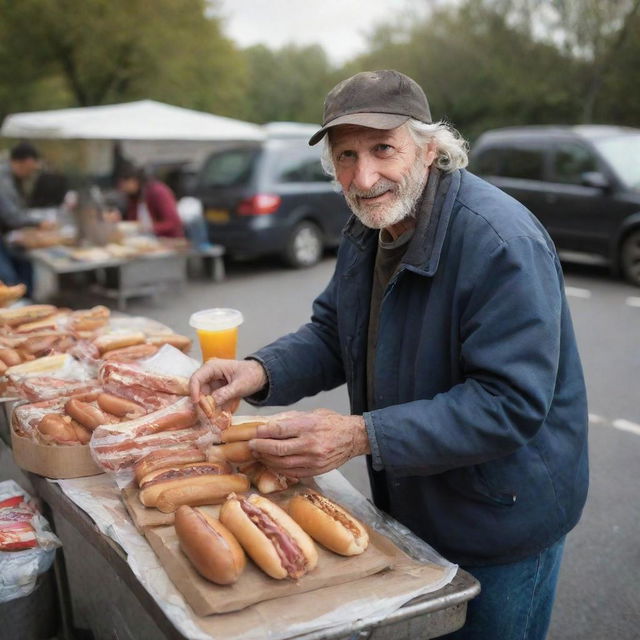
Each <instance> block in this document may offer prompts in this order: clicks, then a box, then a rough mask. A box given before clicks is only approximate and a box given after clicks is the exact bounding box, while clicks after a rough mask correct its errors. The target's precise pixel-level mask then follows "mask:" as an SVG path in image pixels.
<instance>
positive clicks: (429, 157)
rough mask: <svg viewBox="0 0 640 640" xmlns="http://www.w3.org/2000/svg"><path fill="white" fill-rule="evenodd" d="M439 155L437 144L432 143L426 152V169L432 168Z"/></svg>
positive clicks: (426, 148)
mask: <svg viewBox="0 0 640 640" xmlns="http://www.w3.org/2000/svg"><path fill="white" fill-rule="evenodd" d="M437 155H438V150H437V147H436V143H435V142H433V141H432V142H430V143H429V144H428V145H427V146H426V147H425V151H424V163H425V166H426V167H430V166H431V165H432V164H433V161H434V160H435V159H436V157H437Z"/></svg>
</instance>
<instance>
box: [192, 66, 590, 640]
mask: <svg viewBox="0 0 640 640" xmlns="http://www.w3.org/2000/svg"><path fill="white" fill-rule="evenodd" d="M320 140H324V144H325V149H324V151H325V167H326V168H327V169H328V171H329V172H330V173H331V174H332V175H333V176H334V177H335V178H336V180H337V181H338V182H339V183H340V185H341V186H342V190H343V192H344V195H345V198H346V200H347V202H348V204H349V206H350V208H351V209H352V211H353V213H354V215H353V216H352V217H351V219H350V221H349V222H348V223H347V226H346V228H345V232H344V236H345V237H344V238H343V240H342V243H341V245H340V249H339V251H338V258H337V262H336V267H335V273H334V275H333V278H332V279H331V281H330V282H329V284H328V286H327V288H326V289H325V290H324V292H322V293H321V294H320V295H319V296H318V298H316V300H315V302H314V304H313V313H312V316H311V319H310V321H309V322H308V323H307V324H306V325H304V326H302V327H301V328H300V329H298V331H296V332H294V333H291V334H289V335H286V336H283V337H282V338H280V339H278V340H276V341H275V342H273V343H272V344H270V345H268V346H266V347H264V348H263V349H261V350H259V351H257V352H256V353H254V354H252V355H250V356H248V358H247V359H245V360H242V361H238V360H221V359H215V358H214V359H212V360H209V361H208V362H207V363H206V364H204V365H203V366H202V367H201V368H200V369H199V370H198V371H197V372H196V373H195V374H194V375H193V376H192V378H191V396H192V398H193V399H194V400H197V399H198V398H199V396H200V393H201V392H203V393H212V394H213V398H214V400H215V402H216V404H217V405H218V406H223V407H224V406H229V404H228V403H230V402H232V401H237V399H238V398H242V397H244V398H246V399H247V400H248V401H249V402H250V403H252V404H254V405H256V406H264V405H271V406H273V405H288V404H291V403H293V402H296V401H298V400H300V399H301V398H303V397H309V396H313V395H314V394H316V393H318V392H320V391H323V390H329V389H333V388H335V387H338V386H340V385H341V384H343V383H345V382H346V384H347V389H348V392H349V397H350V401H351V413H350V415H341V414H338V413H336V412H333V411H328V410H326V409H319V410H317V411H312V412H287V413H283V414H279V415H276V416H275V417H273V418H272V419H271V420H270V421H269V422H268V423H267V424H266V425H261V426H260V427H259V428H258V436H257V438H256V439H253V440H251V441H250V446H251V447H252V449H253V452H254V455H255V457H256V458H257V459H258V460H260V461H262V462H263V463H264V464H265V465H267V466H268V467H271V468H274V469H275V470H277V471H279V472H281V473H284V474H286V475H290V476H293V477H308V476H314V475H318V474H321V473H324V472H326V471H330V470H331V469H335V468H337V467H340V466H341V465H342V464H344V463H345V462H347V461H348V460H349V459H351V458H353V457H354V456H359V455H364V454H366V455H367V463H368V464H367V466H368V471H369V479H370V483H371V489H372V495H373V498H374V501H375V504H376V505H377V506H378V507H379V508H380V509H382V510H383V511H386V512H388V513H389V514H391V516H393V517H394V518H396V519H397V520H399V521H400V522H401V523H403V524H404V525H405V526H407V527H408V528H409V529H411V530H412V531H413V532H414V533H415V534H416V535H418V536H419V537H421V538H422V539H423V540H425V541H426V542H427V543H429V544H430V545H431V546H433V547H434V548H435V549H436V550H437V551H439V552H440V553H441V554H442V555H443V556H445V557H446V558H448V559H449V560H451V561H453V562H455V563H457V564H459V565H460V566H461V567H462V568H464V569H466V570H468V571H469V572H470V573H471V574H473V575H474V576H475V577H477V578H478V579H479V581H480V583H481V586H482V592H481V594H480V595H479V596H478V597H477V598H475V599H474V600H472V601H471V602H470V603H469V606H468V615H467V622H466V624H465V626H464V627H463V628H462V629H461V630H460V631H457V632H455V633H454V634H453V635H451V636H448V637H451V638H455V639H456V640H459V639H464V640H472V639H473V640H542V639H543V638H545V636H546V633H547V628H548V625H549V620H550V617H551V610H552V606H553V601H554V597H555V589H556V583H557V580H558V573H559V568H560V562H561V558H562V552H563V547H564V541H565V536H566V534H567V533H568V532H569V531H570V530H571V529H572V528H573V527H574V526H575V525H576V523H577V522H578V520H579V518H580V515H581V513H582V509H583V506H584V504H585V500H586V495H587V487H588V455H587V421H588V413H587V399H586V389H585V383H584V377H583V373H582V366H581V363H580V357H579V354H578V348H577V344H576V338H575V335H574V331H573V326H572V322H571V316H570V312H569V306H568V304H567V300H566V296H565V291H564V282H563V276H562V269H561V266H560V262H559V260H558V256H557V254H556V251H555V248H554V246H553V243H552V242H551V240H550V238H549V236H548V234H547V233H546V231H545V230H544V228H543V227H542V226H541V225H540V224H539V222H538V221H537V220H536V219H535V218H534V217H533V215H532V214H531V213H530V212H529V211H528V210H527V209H525V208H524V207H523V206H522V205H521V204H519V203H518V202H516V201H515V200H514V199H512V198H510V197H509V196H507V195H506V194H505V193H504V192H502V191H500V190H498V189H497V188H495V187H494V186H492V185H490V184H489V183H487V182H485V181H483V180H481V179H479V178H477V177H476V176H474V175H472V174H471V173H469V172H467V171H466V170H465V168H464V167H465V166H466V164H467V153H466V144H465V142H464V140H462V139H461V138H460V136H459V134H458V133H457V132H456V131H455V130H454V129H453V128H452V127H450V125H448V124H447V123H444V122H442V121H440V122H435V123H434V122H433V121H432V118H431V112H430V108H429V104H428V102H427V98H426V96H425V94H424V92H423V90H422V88H421V87H420V86H419V85H418V84H417V83H416V82H414V81H413V80H412V79H411V78H409V77H407V76H405V75H404V74H401V73H399V72H397V71H392V70H384V71H375V72H364V73H359V74H356V75H355V76H353V77H351V78H348V79H347V80H344V81H343V82H341V83H340V84H338V85H337V86H336V87H334V89H332V90H331V92H330V93H329V94H328V96H327V98H326V101H325V108H324V118H323V127H322V128H321V129H320V130H319V131H318V132H316V134H314V135H313V136H312V138H311V140H310V144H316V143H317V142H319V141H320Z"/></svg>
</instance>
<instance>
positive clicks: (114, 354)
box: [102, 344, 158, 362]
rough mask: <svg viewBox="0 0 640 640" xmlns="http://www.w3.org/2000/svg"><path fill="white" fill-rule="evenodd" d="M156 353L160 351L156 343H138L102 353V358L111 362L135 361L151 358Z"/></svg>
mask: <svg viewBox="0 0 640 640" xmlns="http://www.w3.org/2000/svg"><path fill="white" fill-rule="evenodd" d="M156 353H158V347H157V346H156V345H155V344H136V345H133V346H130V347H121V348H120V349H111V350H110V351H105V352H104V353H103V354H102V359H103V360H108V361H109V362H133V361H134V360H142V359H143V358H149V357H151V356H152V355H154V354H156Z"/></svg>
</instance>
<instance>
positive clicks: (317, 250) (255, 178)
mask: <svg viewBox="0 0 640 640" xmlns="http://www.w3.org/2000/svg"><path fill="white" fill-rule="evenodd" d="M314 130H315V129H314ZM307 139H308V136H304V137H301V136H300V135H298V136H295V135H290V134H287V135H286V136H280V137H273V135H271V136H270V137H268V138H267V139H266V140H265V141H264V142H261V143H255V144H238V145H236V146H233V147H227V148H225V149H222V150H219V151H216V152H214V153H212V154H211V155H209V157H208V158H207V159H206V160H205V162H204V164H203V165H202V168H201V170H200V172H199V175H198V178H197V182H196V187H195V190H194V195H195V196H196V197H197V198H200V200H201V201H202V204H203V209H204V215H205V218H206V220H207V224H208V228H209V238H210V240H211V242H215V243H218V244H222V245H224V246H225V247H226V249H227V252H228V253H230V254H231V255H243V256H258V255H262V254H280V255H282V256H283V257H284V258H285V260H286V262H287V263H288V264H290V265H291V266H293V267H308V266H311V265H313V264H315V263H316V262H318V260H320V258H321V256H322V253H323V250H324V249H325V248H327V247H335V246H337V245H338V243H339V241H340V236H341V231H342V228H343V227H344V225H345V223H346V221H347V219H348V217H349V215H350V212H349V209H348V207H347V204H346V202H345V199H344V197H343V195H342V193H341V192H340V190H339V188H338V187H336V186H334V184H333V183H332V181H331V178H329V176H327V175H326V174H325V173H324V171H323V170H322V166H321V164H320V149H318V148H317V147H309V145H308V144H307Z"/></svg>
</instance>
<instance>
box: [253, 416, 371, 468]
mask: <svg viewBox="0 0 640 640" xmlns="http://www.w3.org/2000/svg"><path fill="white" fill-rule="evenodd" d="M250 446H251V448H252V449H253V451H254V453H255V455H256V457H257V458H258V459H259V460H260V461H261V462H263V463H264V464H265V465H266V466H268V467H271V468H272V469H275V470H276V471H279V472H281V473H284V474H285V475H287V476H291V477H294V478H305V477H310V476H317V475H319V474H321V473H325V472H326V471H331V469H335V468H337V467H339V466H341V465H342V464H344V463H345V462H347V460H349V459H351V458H353V457H355V456H359V455H363V454H365V453H370V447H369V440H368V438H367V430H366V427H365V424H364V418H363V417H362V416H343V415H341V414H339V413H336V412H335V411H329V410H328V409H318V410H316V411H313V412H311V413H307V412H301V411H288V412H286V413H281V414H276V415H275V416H272V418H271V419H270V420H269V422H268V423H267V424H264V425H260V426H259V427H258V437H257V438H256V439H255V440H251V441H250Z"/></svg>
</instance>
